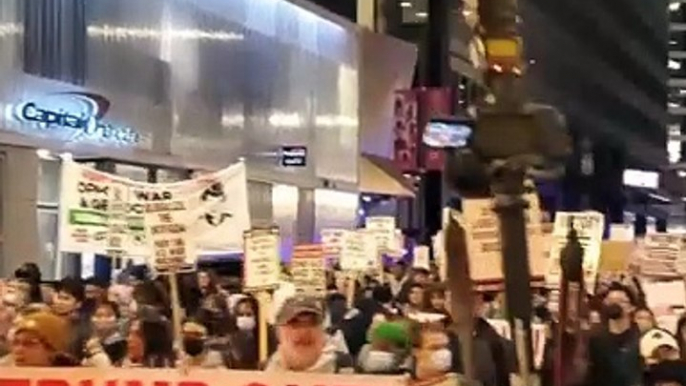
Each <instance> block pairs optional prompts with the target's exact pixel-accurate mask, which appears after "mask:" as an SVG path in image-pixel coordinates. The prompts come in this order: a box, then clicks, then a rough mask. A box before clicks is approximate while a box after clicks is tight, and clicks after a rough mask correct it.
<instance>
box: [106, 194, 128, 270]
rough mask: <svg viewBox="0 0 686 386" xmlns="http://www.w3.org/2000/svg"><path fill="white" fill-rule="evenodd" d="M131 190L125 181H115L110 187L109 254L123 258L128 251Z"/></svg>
mask: <svg viewBox="0 0 686 386" xmlns="http://www.w3.org/2000/svg"><path fill="white" fill-rule="evenodd" d="M128 195H129V190H128V187H127V186H126V184H125V183H123V182H120V181H113V182H112V183H111V184H110V188H109V208H108V218H107V255H108V256H110V257H112V258H113V259H122V258H123V257H124V256H125V255H126V253H127V250H126V246H127V240H128V237H129V224H128V221H127V213H128V209H129V207H128Z"/></svg>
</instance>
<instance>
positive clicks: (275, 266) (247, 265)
mask: <svg viewBox="0 0 686 386" xmlns="http://www.w3.org/2000/svg"><path fill="white" fill-rule="evenodd" d="M243 237H244V248H245V250H244V256H243V281H244V287H245V289H246V291H263V290H267V289H272V288H276V287H278V286H279V281H280V278H281V277H280V276H281V261H280V260H281V259H280V254H279V246H280V237H279V230H278V229H277V228H270V229H252V230H249V231H246V232H245V233H244V235H243Z"/></svg>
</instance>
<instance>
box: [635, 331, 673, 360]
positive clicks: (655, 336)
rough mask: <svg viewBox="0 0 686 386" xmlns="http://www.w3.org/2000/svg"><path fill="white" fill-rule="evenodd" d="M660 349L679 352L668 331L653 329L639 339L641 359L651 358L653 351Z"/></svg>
mask: <svg viewBox="0 0 686 386" xmlns="http://www.w3.org/2000/svg"><path fill="white" fill-rule="evenodd" d="M660 347H669V348H671V349H674V350H677V351H679V343H678V342H677V340H676V338H675V337H674V335H672V334H671V333H670V332H669V331H666V330H662V329H659V328H654V329H652V330H648V331H647V332H646V333H644V334H643V336H642V337H641V342H640V349H641V356H642V357H643V358H646V359H647V358H651V357H652V356H653V354H654V352H655V350H657V349H658V348H660Z"/></svg>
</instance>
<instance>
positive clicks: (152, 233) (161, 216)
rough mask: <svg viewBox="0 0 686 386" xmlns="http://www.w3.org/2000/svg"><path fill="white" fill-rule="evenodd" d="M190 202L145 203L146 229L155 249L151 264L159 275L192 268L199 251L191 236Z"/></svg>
mask: <svg viewBox="0 0 686 386" xmlns="http://www.w3.org/2000/svg"><path fill="white" fill-rule="evenodd" d="M186 218H187V212H186V203H185V202H184V201H182V200H160V201H153V202H149V203H146V204H145V224H146V226H145V228H146V233H147V239H148V240H149V242H150V244H151V246H152V251H153V255H152V261H151V265H152V266H153V267H154V268H155V270H157V271H158V272H164V271H172V272H179V271H181V270H188V269H192V268H193V265H194V264H195V260H196V256H195V248H194V246H193V245H191V238H190V237H188V225H187V224H186V221H185V219H186Z"/></svg>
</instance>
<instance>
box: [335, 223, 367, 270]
mask: <svg viewBox="0 0 686 386" xmlns="http://www.w3.org/2000/svg"><path fill="white" fill-rule="evenodd" d="M366 242H367V240H366V239H365V235H364V233H361V232H356V231H346V232H345V235H344V237H343V245H342V248H341V261H340V263H341V269H342V270H344V271H364V270H365V269H367V267H368V265H367V264H368V261H367V244H366Z"/></svg>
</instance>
